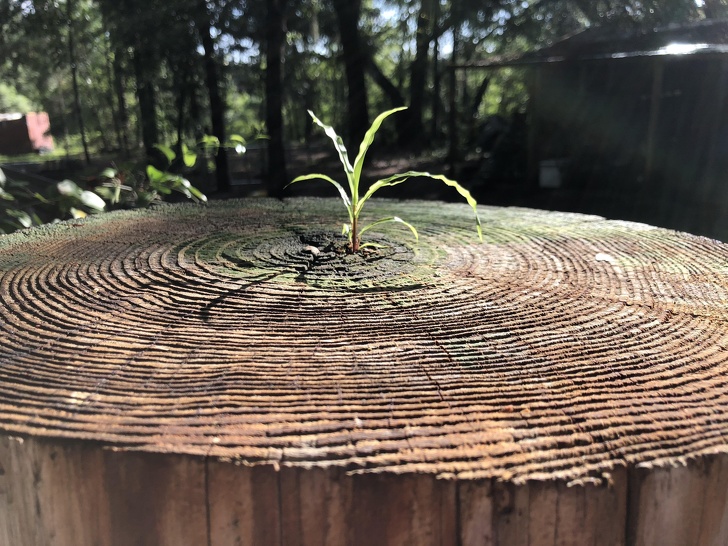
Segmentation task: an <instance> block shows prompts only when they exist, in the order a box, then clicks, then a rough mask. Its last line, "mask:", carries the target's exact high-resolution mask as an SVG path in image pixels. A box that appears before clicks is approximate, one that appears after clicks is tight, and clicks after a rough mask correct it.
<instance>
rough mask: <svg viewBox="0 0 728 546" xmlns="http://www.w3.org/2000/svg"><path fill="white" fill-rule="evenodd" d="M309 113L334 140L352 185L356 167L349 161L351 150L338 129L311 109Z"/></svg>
mask: <svg viewBox="0 0 728 546" xmlns="http://www.w3.org/2000/svg"><path fill="white" fill-rule="evenodd" d="M308 115H309V116H311V118H312V119H313V121H314V123H315V124H316V125H318V126H319V127H321V128H322V129H323V130H324V132H325V133H326V136H327V137H329V138H330V139H331V140H332V141H333V143H334V146H335V147H336V151H337V152H338V154H339V159H341V164H342V165H344V170H345V171H346V178H347V179H348V180H349V185H350V186H351V175H352V173H353V172H354V167H352V166H351V163H349V152H348V151H347V150H346V146H344V141H343V140H341V137H340V136H339V135H337V134H336V131H335V130H334V128H333V127H331V125H326V124H325V123H324V122H322V121H321V120H320V119H319V118H317V117H316V114H314V113H313V112H311V110H309V111H308Z"/></svg>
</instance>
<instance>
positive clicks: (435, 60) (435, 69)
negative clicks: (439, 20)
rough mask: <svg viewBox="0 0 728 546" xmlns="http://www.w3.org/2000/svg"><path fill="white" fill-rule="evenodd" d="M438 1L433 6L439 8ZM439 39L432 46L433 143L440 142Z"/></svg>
mask: <svg viewBox="0 0 728 546" xmlns="http://www.w3.org/2000/svg"><path fill="white" fill-rule="evenodd" d="M439 5H440V3H439V1H437V2H435V6H437V7H438V8H439ZM441 134H442V131H441V129H440V39H439V38H435V40H434V42H433V46H432V118H431V122H430V135H431V137H432V139H433V141H434V142H439V141H440V135H441Z"/></svg>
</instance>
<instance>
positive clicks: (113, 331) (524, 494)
mask: <svg viewBox="0 0 728 546" xmlns="http://www.w3.org/2000/svg"><path fill="white" fill-rule="evenodd" d="M368 206H369V208H368V209H365V216H367V218H365V220H372V219H376V218H380V217H384V216H393V215H398V216H401V217H402V218H404V219H405V220H407V221H410V222H412V223H414V224H415V225H416V226H417V227H418V228H419V231H420V240H419V243H415V241H414V240H412V239H411V235H410V234H409V232H408V231H407V230H400V229H398V226H396V225H394V224H388V225H386V229H383V230H382V231H381V232H378V233H373V232H374V231H375V230H372V231H369V232H367V233H366V235H367V236H369V237H370V238H369V240H370V241H372V242H377V243H380V244H381V245H384V246H383V247H382V248H379V249H377V250H376V252H375V253H373V254H371V255H369V256H366V257H364V256H356V255H348V254H345V253H339V252H338V251H337V250H336V249H337V248H338V246H340V245H343V241H341V240H340V239H339V238H338V236H337V235H336V226H337V224H338V223H339V222H340V221H342V220H343V218H342V214H341V213H342V212H343V209H342V210H339V209H340V208H341V207H340V202H338V201H336V200H317V199H295V200H288V201H284V202H280V201H275V200H249V201H228V202H224V203H215V204H212V205H210V206H208V207H202V206H192V205H182V206H162V207H159V208H155V209H153V210H147V211H125V212H117V213H110V214H105V215H102V216H96V217H92V218H89V219H87V220H83V221H78V220H77V221H72V222H66V223H61V224H57V225H54V226H50V227H44V228H40V229H35V230H29V231H23V232H20V233H16V234H14V235H10V236H5V237H3V238H0V328H1V330H2V331H1V333H0V335H1V338H0V339H2V343H0V544H12V545H13V546H26V545H27V546H36V545H41V544H42V545H46V544H49V545H59V546H66V545H68V546H71V545H72V546H86V545H88V546H91V545H94V546H106V545H135V546H138V545H142V546H143V545H150V546H151V545H154V546H160V545H162V546H163V545H175V546H178V545H186V544H189V545H201V544H205V545H221V546H222V545H230V544H256V545H258V544H263V545H265V544H275V545H280V544H285V545H290V544H296V545H321V544H346V545H349V544H353V545H356V544H376V545H386V544H391V545H401V544H413V545H429V544H433V545H435V544H437V545H442V544H452V545H471V544H473V545H475V544H494V545H501V546H520V545H529V546H539V545H567V544H569V545H575V546H581V545H585V544H589V545H609V546H613V545H655V546H657V545H659V546H665V545H668V546H669V545H675V546H677V545H722V544H728V498H727V497H728V457H727V456H726V453H728V270H727V269H726V264H728V246H726V245H723V244H721V243H717V242H715V241H711V240H708V239H703V238H699V237H694V236H691V235H686V234H681V233H677V232H672V231H667V230H663V229H658V228H653V227H650V226H646V225H641V224H633V223H627V222H617V221H607V220H604V219H602V218H599V217H595V216H583V215H577V214H562V213H549V212H539V211H532V210H526V209H499V208H486V207H481V208H480V214H481V217H482V219H483V225H484V232H485V241H484V242H482V243H480V242H479V241H478V240H477V236H476V234H475V229H474V221H473V218H472V211H471V210H470V209H469V207H467V206H466V205H455V204H444V203H431V202H412V203H397V202H394V201H373V202H371V203H370V204H369V205H368Z"/></svg>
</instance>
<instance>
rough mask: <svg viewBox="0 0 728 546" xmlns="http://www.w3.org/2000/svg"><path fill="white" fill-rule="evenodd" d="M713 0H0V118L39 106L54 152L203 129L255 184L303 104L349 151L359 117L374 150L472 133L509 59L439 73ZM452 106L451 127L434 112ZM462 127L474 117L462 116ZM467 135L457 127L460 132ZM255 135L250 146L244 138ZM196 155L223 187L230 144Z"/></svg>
mask: <svg viewBox="0 0 728 546" xmlns="http://www.w3.org/2000/svg"><path fill="white" fill-rule="evenodd" d="M726 4H728V2H727V1H726V0H702V1H701V0H697V1H696V0H596V1H594V0H518V1H516V0H488V1H472V0H458V1H446V0H421V1H420V0H409V1H406V0H265V1H264V0H256V1H246V0H235V1H223V0H165V1H160V0H151V1H146V2H143V1H142V0H113V1H112V0H0V113H2V112H18V111H19V112H27V111H46V112H48V113H49V114H50V118H51V120H52V133H53V135H54V137H55V139H56V141H57V143H59V145H60V146H59V148H60V150H62V152H61V153H65V154H73V153H78V154H80V156H81V157H82V158H83V159H84V160H85V161H87V162H88V161H90V159H91V157H92V156H93V155H94V154H105V155H107V156H108V155H109V154H111V155H112V156H118V157H119V158H130V157H140V156H144V155H145V154H152V153H153V151H154V146H155V144H160V143H161V144H167V145H169V146H170V147H171V148H175V149H177V150H181V147H182V145H183V144H185V143H189V145H190V146H193V145H194V143H196V142H200V141H201V139H204V137H205V135H212V136H214V137H215V138H216V139H217V140H218V141H219V142H221V143H225V142H228V140H229V136H230V135H242V136H244V137H245V138H246V139H249V143H251V142H253V143H254V145H257V146H260V147H264V148H265V150H266V154H265V162H266V165H265V166H264V167H263V168H262V171H263V172H264V173H265V184H266V190H267V193H268V194H270V195H280V194H281V193H282V190H283V187H284V186H285V185H286V184H287V182H289V181H290V179H291V176H290V174H289V173H288V171H287V165H286V159H287V154H286V150H287V149H289V148H290V146H292V145H297V144H302V143H310V142H311V140H312V138H315V137H316V133H315V130H314V125H313V124H312V120H311V118H310V117H309V116H308V115H307V113H306V111H307V110H313V111H314V112H316V114H317V115H318V116H319V117H320V118H321V119H323V120H325V121H326V122H327V123H330V124H332V125H334V126H335V127H337V128H339V129H340V132H341V133H343V134H344V135H345V141H346V143H347V144H348V145H349V146H350V147H351V148H352V149H353V146H352V145H353V143H355V142H358V141H359V140H360V139H361V137H362V135H363V134H364V132H365V130H366V128H367V127H368V124H369V123H370V121H371V120H372V119H373V117H374V116H375V115H376V114H377V113H379V112H381V111H383V110H385V109H388V108H393V107H397V106H402V105H406V106H408V110H406V111H405V112H403V113H402V114H400V115H398V116H396V118H393V121H392V124H391V126H388V127H385V128H383V130H382V132H383V134H382V135H381V136H378V139H381V142H380V144H381V143H387V145H388V147H389V149H398V150H400V151H402V152H403V153H404V152H408V153H411V152H422V151H423V150H425V151H427V150H433V149H436V148H437V147H442V146H443V143H444V142H446V140H447V139H448V137H449V136H451V135H448V131H450V132H452V131H457V132H458V133H461V132H462V133H463V134H462V135H460V136H461V142H462V146H464V147H465V148H467V147H468V146H471V145H472V144H473V143H472V140H473V139H476V138H477V135H474V134H473V132H472V130H471V131H466V129H467V128H468V127H473V126H476V125H477V120H484V119H486V118H487V117H488V116H492V115H495V114H499V115H501V116H504V117H508V116H512V115H514V114H519V113H520V114H522V113H524V112H526V110H527V101H528V97H527V93H526V89H525V86H524V81H523V77H524V76H523V74H522V72H521V71H519V70H518V69H516V68H511V69H504V70H499V71H497V72H492V73H489V74H488V75H487V76H486V75H485V74H484V73H483V72H482V71H462V72H460V73H459V75H458V78H459V80H458V82H457V86H458V90H459V91H458V100H457V101H454V100H451V99H452V97H450V96H449V95H448V93H449V89H452V87H449V86H448V85H446V83H447V78H448V77H450V75H449V74H450V72H449V71H448V70H447V68H448V66H451V65H453V64H467V63H470V62H475V61H480V60H483V59H487V58H493V57H494V56H508V55H517V54H519V53H521V52H525V51H529V50H534V49H537V48H539V47H541V46H544V45H546V44H548V43H550V42H552V41H553V40H555V39H557V38H559V37H562V36H565V35H568V34H570V33H573V32H576V31H578V30H580V29H584V28H587V27H589V26H594V25H599V24H611V25H617V26H624V27H625V29H628V28H630V29H631V28H634V27H642V28H651V27H656V26H661V25H667V24H671V23H682V22H688V21H695V20H700V19H705V18H722V17H726V16H728V7H727V6H726ZM452 109H457V112H456V114H457V116H456V119H458V120H460V121H459V122H458V123H457V124H455V125H452V124H450V125H448V123H446V121H445V120H446V116H447V115H449V113H450V112H451V111H452ZM474 120H476V121H474ZM466 133H468V134H466ZM262 135H265V139H264V140H260V141H255V140H254V139H255V137H256V136H262ZM213 155H214V157H213V158H212V160H211V163H214V167H213V169H212V170H213V171H214V173H215V177H216V180H217V191H218V192H220V193H221V194H225V193H229V191H230V184H231V174H230V165H229V157H228V156H229V150H228V149H227V148H225V147H220V148H219V150H218V151H217V152H216V153H214V154H213Z"/></svg>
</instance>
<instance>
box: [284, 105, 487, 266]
mask: <svg viewBox="0 0 728 546" xmlns="http://www.w3.org/2000/svg"><path fill="white" fill-rule="evenodd" d="M405 109H406V107H404V106H403V107H400V108H393V109H392V110H387V111H386V112H383V113H381V114H379V115H378V116H377V118H376V119H375V120H374V122H373V123H372V126H371V127H370V128H369V130H368V131H367V132H366V134H365V135H364V140H363V141H362V142H361V144H360V145H359V153H358V154H357V156H356V159H355V160H354V164H353V165H352V164H351V163H350V162H349V153H348V152H347V150H346V147H345V146H344V142H343V140H342V139H341V137H340V136H339V135H337V134H336V131H335V130H334V128H333V127H331V126H330V125H326V124H324V123H323V122H322V121H321V120H319V119H318V118H317V117H316V116H315V115H314V113H313V112H311V111H310V110H309V111H308V113H309V115H310V116H311V117H312V118H313V121H314V123H316V125H318V126H319V127H321V128H322V129H323V130H324V131H325V132H326V136H328V137H329V138H330V139H331V140H332V141H333V143H334V146H335V147H336V151H337V152H338V154H339V159H340V160H341V163H342V165H343V166H344V172H345V174H346V181H347V183H348V186H349V193H348V194H347V192H346V190H345V189H344V187H343V186H342V185H341V184H339V183H338V182H337V181H336V180H334V179H333V178H331V177H329V176H326V175H325V174H321V173H314V174H307V175H303V176H298V177H296V178H294V179H293V180H292V181H291V182H290V183H289V186H290V185H291V184H294V183H296V182H302V181H304V180H312V179H317V178H318V179H321V180H325V181H326V182H329V183H330V184H332V185H333V186H334V187H336V189H337V190H339V195H341V199H342V200H343V201H344V205H345V206H346V210H347V212H348V214H349V223H348V224H344V230H343V231H344V234H345V235H347V236H348V237H349V248H350V250H351V251H352V252H359V250H360V249H361V248H364V247H366V246H375V245H374V244H373V243H364V244H363V245H362V244H361V241H360V237H361V235H362V234H363V233H364V232H365V231H367V230H369V229H370V228H372V227H374V226H376V225H379V224H384V223H387V222H398V223H400V224H404V225H405V226H407V227H408V228H409V229H410V231H412V233H413V234H414V236H415V239H418V238H419V235H418V233H417V230H416V229H415V227H414V226H413V225H412V224H410V223H408V222H405V221H404V220H402V219H401V218H400V217H398V216H390V217H387V218H381V219H379V220H377V221H375V222H372V223H371V224H368V225H367V226H365V227H360V224H359V216H360V215H361V211H362V208H363V207H364V203H366V201H367V200H368V199H369V198H370V197H371V196H372V195H374V193H375V192H376V191H377V190H379V189H380V188H383V187H385V186H396V185H398V184H401V183H402V182H405V181H406V180H408V179H410V178H414V177H427V178H432V179H435V180H440V181H442V182H444V183H445V184H447V185H448V186H452V187H453V188H455V189H456V190H457V192H458V193H459V194H460V195H462V196H463V197H464V198H465V200H466V201H467V202H468V204H469V205H470V206H471V207H472V208H473V212H475V222H476V228H477V230H478V237H479V238H480V240H481V241H482V240H483V232H482V228H481V226H480V218H479V217H478V209H477V205H478V204H477V202H476V201H475V199H473V196H472V195H470V192H469V191H468V190H466V189H465V188H463V187H462V186H461V185H460V184H458V183H457V182H455V181H454V180H450V179H449V178H447V177H445V176H443V175H441V174H430V173H428V172H420V171H407V172H405V173H400V174H395V175H392V176H389V177H387V178H383V179H381V180H377V181H376V182H375V183H374V184H372V185H371V187H370V188H369V189H368V190H367V191H366V193H364V195H363V196H359V184H360V182H361V172H362V167H363V165H364V157H365V156H366V153H367V151H368V150H369V147H370V146H371V145H372V142H374V136H375V135H376V134H377V131H378V130H379V127H380V126H381V125H382V122H383V121H384V120H385V119H386V118H387V117H389V116H391V115H392V114H394V113H396V112H399V111H401V110H405Z"/></svg>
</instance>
